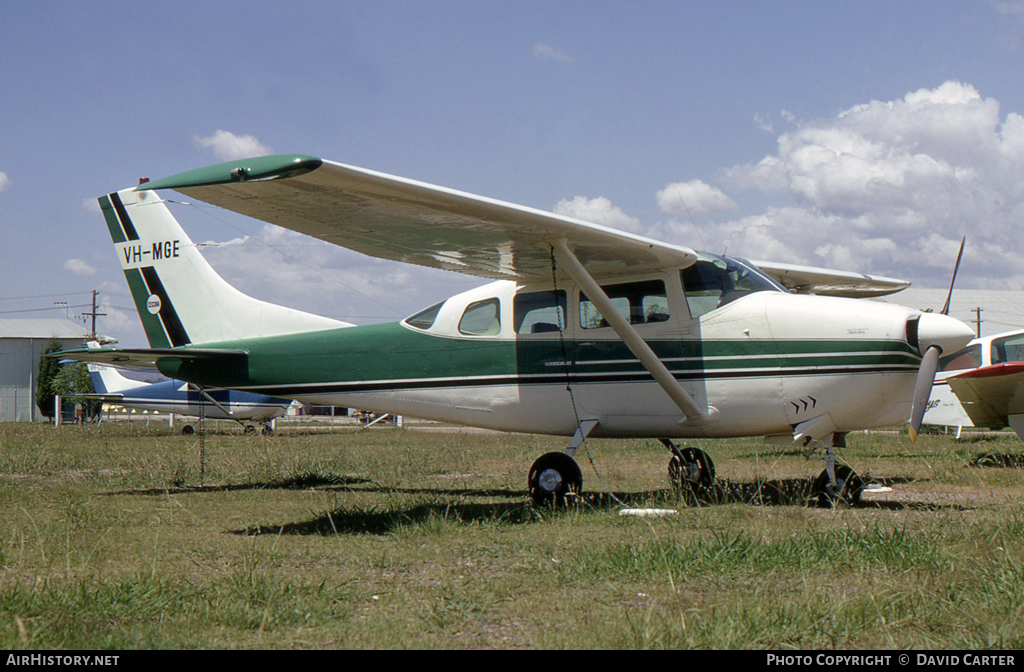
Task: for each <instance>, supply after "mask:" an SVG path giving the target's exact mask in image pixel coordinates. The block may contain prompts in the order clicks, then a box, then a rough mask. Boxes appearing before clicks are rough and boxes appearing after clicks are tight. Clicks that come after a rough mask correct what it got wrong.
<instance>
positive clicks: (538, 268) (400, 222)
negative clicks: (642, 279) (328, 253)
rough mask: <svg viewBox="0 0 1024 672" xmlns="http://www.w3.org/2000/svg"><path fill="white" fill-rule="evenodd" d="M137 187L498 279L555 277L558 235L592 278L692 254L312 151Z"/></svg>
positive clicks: (681, 261) (673, 264) (679, 263)
mask: <svg viewBox="0 0 1024 672" xmlns="http://www.w3.org/2000/svg"><path fill="white" fill-rule="evenodd" d="M139 189H174V190H175V191H178V192H180V193H182V194H185V195H186V196H188V197H190V198H194V199H197V200H200V201H204V202H206V203H211V204H213V205H217V206H219V207H223V208H225V209H227V210H232V211H235V212H238V213H241V214H244V215H248V216H250V217H254V218H256V219H260V220H263V221H265V222H269V223H271V224H276V225H278V226H282V227H284V228H286V229H291V230H293V231H298V232H300V233H304V234H307V235H310V236H313V237H314V238H319V239H320V240H324V241H327V242H329V243H333V244H335V245H340V246H342V247H347V248H349V249H352V250H356V251H357V252H362V253H364V254H367V255H370V256H373V257H380V258H383V259H391V260H394V261H402V262H406V263H411V264H417V265H420V266H428V267H432V268H443V269H447V270H451V271H458V272H460V273H467V274H469V275H475V276H479V277H484V278H490V279H494V280H520V281H526V280H544V279H550V278H551V263H552V253H551V243H552V242H553V241H555V240H558V239H560V238H564V239H565V240H566V241H567V243H568V244H569V246H570V247H572V248H573V250H574V252H575V254H576V256H577V257H578V258H579V259H580V260H581V261H582V262H583V263H584V264H586V266H587V270H588V271H589V272H590V273H591V274H592V275H594V276H595V277H598V276H600V277H609V276H615V275H623V274H628V273H637V272H643V271H647V270H654V269H661V268H681V267H685V266H689V265H690V264H692V263H693V262H694V261H695V259H696V255H695V253H694V251H693V250H691V249H689V248H686V247H679V246H676V245H669V244H666V243H661V242H658V241H655V240H651V239H648V238H643V237H641V236H635V235H632V234H628V233H625V232H622V231H616V230H615V229H609V228H606V227H603V226H599V225H597V224H591V223H588V222H584V221H580V220H576V219H572V218H569V217H562V216H560V215H556V214H553V213H550V212H544V211H542V210H536V209H533V208H527V207H524V206H520V205H514V204H512V203H506V202H503V201H498V200H494V199H490V198H485V197H483V196H476V195H473V194H468V193H465V192H461V191H455V190H453V189H447V188H445V187H439V186H435V185H431V184H426V183H424V182H417V181H415V180H409V179H405V178H402V177H396V176H393V175H386V174H384V173H379V172H375V171H371V170H366V169H363V168H357V167H354V166H347V165H344V164H340V163H333V162H330V161H324V160H321V159H315V158H313V157H308V156H300V155H281V156H275V157H260V158H259V159H253V160H244V161H232V162H228V163H222V164H218V165H216V166H209V167H207V168H201V169H197V170H192V171H187V172H184V173H179V174H177V175H172V176H171V177H168V178H164V179H161V180H156V181H153V182H148V183H146V184H143V185H140V186H139Z"/></svg>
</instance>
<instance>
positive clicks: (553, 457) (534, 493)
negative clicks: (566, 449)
mask: <svg viewBox="0 0 1024 672" xmlns="http://www.w3.org/2000/svg"><path fill="white" fill-rule="evenodd" d="M527 487H528V488H529V490H530V498H531V499H532V500H533V503H534V504H536V505H537V506H565V505H566V504H567V503H573V502H575V501H577V498H578V497H579V494H580V493H581V492H583V473H582V472H581V471H580V467H579V465H578V464H576V461H575V460H574V459H572V458H571V457H569V456H568V455H566V454H565V453H547V454H545V455H541V456H540V457H539V458H538V459H537V461H536V462H534V463H533V466H532V467H530V474H529V476H528V477H527Z"/></svg>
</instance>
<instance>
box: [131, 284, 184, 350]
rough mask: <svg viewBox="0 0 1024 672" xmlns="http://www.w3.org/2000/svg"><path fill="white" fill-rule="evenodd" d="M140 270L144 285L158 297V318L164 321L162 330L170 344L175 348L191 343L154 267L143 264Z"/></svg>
mask: <svg viewBox="0 0 1024 672" xmlns="http://www.w3.org/2000/svg"><path fill="white" fill-rule="evenodd" d="M140 270H141V271H142V277H143V278H144V279H145V280H146V286H147V287H149V293H150V294H156V295H157V296H159V297H160V319H161V321H163V323H164V330H165V331H166V332H167V338H169V339H170V341H171V345H172V346H173V347H175V348H176V347H178V346H179V345H188V344H189V343H191V342H192V341H191V340H190V339H189V337H188V333H186V332H185V327H184V326H183V325H182V324H181V320H180V319H179V318H178V313H177V312H176V311H175V310H174V304H172V303H171V297H169V296H167V290H166V289H164V284H163V283H162V282H160V276H158V275H157V274H156V269H155V268H153V267H152V266H145V267H143V268H141V269H140Z"/></svg>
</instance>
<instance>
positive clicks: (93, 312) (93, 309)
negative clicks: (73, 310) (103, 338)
mask: <svg viewBox="0 0 1024 672" xmlns="http://www.w3.org/2000/svg"><path fill="white" fill-rule="evenodd" d="M97 294H99V292H97V291H96V290H95V289H94V290H92V312H91V313H84V315H85V316H86V317H92V335H93V337H95V336H96V317H97V316H100V317H106V315H107V314H106V313H97V312H96V295H97Z"/></svg>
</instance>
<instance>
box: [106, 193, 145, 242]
mask: <svg viewBox="0 0 1024 672" xmlns="http://www.w3.org/2000/svg"><path fill="white" fill-rule="evenodd" d="M110 202H111V203H113V204H114V212H116V213H117V218H118V220H120V222H121V228H122V229H124V236H125V238H127V239H128V240H138V239H139V233H138V231H136V230H135V225H134V224H132V220H131V218H130V217H129V216H128V211H127V210H125V209H124V203H122V202H121V197H120V196H118V195H117V192H116V191H115V192H114V193H112V194H110Z"/></svg>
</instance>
